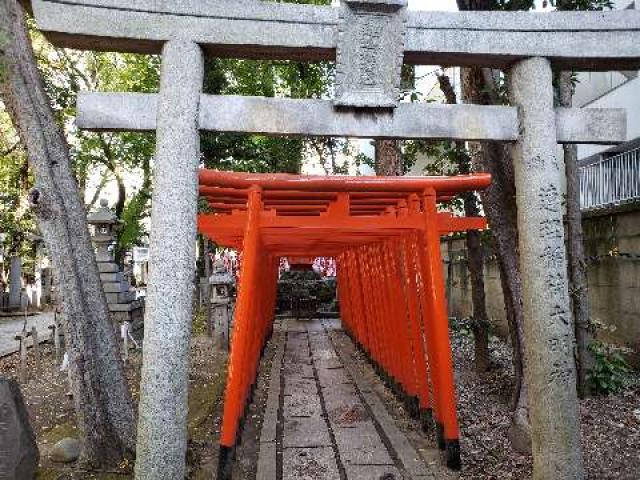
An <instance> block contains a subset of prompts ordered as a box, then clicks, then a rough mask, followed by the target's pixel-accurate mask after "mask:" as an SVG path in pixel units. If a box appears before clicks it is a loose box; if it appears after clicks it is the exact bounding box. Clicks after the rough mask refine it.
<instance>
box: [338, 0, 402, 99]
mask: <svg viewBox="0 0 640 480" xmlns="http://www.w3.org/2000/svg"><path fill="white" fill-rule="evenodd" d="M406 10H407V0H358V1H352V0H346V1H345V2H344V5H343V6H342V9H341V14H340V15H341V18H340V23H339V27H338V46H337V51H336V100H335V105H336V106H339V107H356V108H395V107H397V106H398V102H399V97H400V79H401V73H402V64H403V56H404V44H405V36H406V28H407V26H406Z"/></svg>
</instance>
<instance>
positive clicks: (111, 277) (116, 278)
mask: <svg viewBox="0 0 640 480" xmlns="http://www.w3.org/2000/svg"><path fill="white" fill-rule="evenodd" d="M123 280H124V279H123V278H122V272H109V273H101V274H100V281H102V282H122V281H123Z"/></svg>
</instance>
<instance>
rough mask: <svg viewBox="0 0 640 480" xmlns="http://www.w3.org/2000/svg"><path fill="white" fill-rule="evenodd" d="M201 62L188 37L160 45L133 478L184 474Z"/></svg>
mask: <svg viewBox="0 0 640 480" xmlns="http://www.w3.org/2000/svg"><path fill="white" fill-rule="evenodd" d="M203 63H204V61H203V56H202V51H201V49H200V47H199V46H198V45H197V44H196V43H193V42H190V41H182V40H171V41H169V42H167V43H166V44H165V46H164V48H163V50H162V71H161V82H160V99H159V104H158V119H157V122H158V128H157V133H156V135H157V144H156V169H155V186H154V191H153V207H152V213H151V224H152V225H153V226H154V229H153V231H152V232H151V246H150V262H149V265H150V269H149V289H148V296H147V311H146V318H145V342H144V354H143V365H142V380H141V385H142V386H141V392H140V406H139V420H138V443H137V458H136V467H135V473H136V478H137V479H139V480H162V479H166V480H169V479H171V480H182V479H183V478H184V476H185V453H186V449H187V425H186V420H187V390H188V367H189V344H190V339H191V321H192V319H191V315H192V311H191V310H192V304H191V301H192V296H193V273H194V265H195V258H196V250H195V245H196V214H197V203H198V193H197V184H198V175H197V169H198V164H199V157H200V134H199V130H198V115H199V108H200V95H201V93H202V85H203V78H204V73H203V72H204V66H203Z"/></svg>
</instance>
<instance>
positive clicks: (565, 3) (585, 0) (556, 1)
mask: <svg viewBox="0 0 640 480" xmlns="http://www.w3.org/2000/svg"><path fill="white" fill-rule="evenodd" d="M547 4H549V5H551V6H553V7H556V8H557V9H558V10H608V9H612V8H613V7H614V6H615V5H614V2H613V1H612V0H544V2H543V5H544V6H545V7H546V6H547Z"/></svg>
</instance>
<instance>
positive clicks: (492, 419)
mask: <svg viewBox="0 0 640 480" xmlns="http://www.w3.org/2000/svg"><path fill="white" fill-rule="evenodd" d="M490 348H491V358H492V364H493V365H492V368H491V370H490V371H489V372H487V373H486V374H483V375H478V374H477V373H476V372H475V371H474V369H473V339H472V338H471V337H469V336H464V335H456V336H454V337H453V349H454V356H455V359H454V361H455V364H456V375H457V379H456V383H457V385H458V399H459V412H460V425H461V430H462V440H461V447H462V452H463V462H464V467H463V470H462V474H461V476H460V478H461V479H474V480H476V479H483V480H484V479H511V478H512V479H524V478H531V468H532V464H531V457H530V456H529V455H521V454H519V453H517V452H516V451H514V449H513V448H512V447H511V444H510V442H509V440H508V439H507V431H508V428H509V420H510V403H511V393H512V390H513V370H512V367H511V358H512V355H511V349H510V348H509V347H508V346H507V345H506V344H505V343H504V342H503V341H502V340H500V339H498V338H495V337H493V338H492V339H491V343H490ZM580 414H581V423H582V446H583V453H584V460H585V471H586V472H585V473H586V478H587V479H589V480H614V479H615V480H638V479H640V375H639V374H638V372H635V373H634V374H632V376H631V378H630V385H629V386H628V388H627V389H625V390H624V391H623V392H621V393H619V394H616V395H609V396H599V397H593V398H589V399H586V400H582V401H581V402H580Z"/></svg>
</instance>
